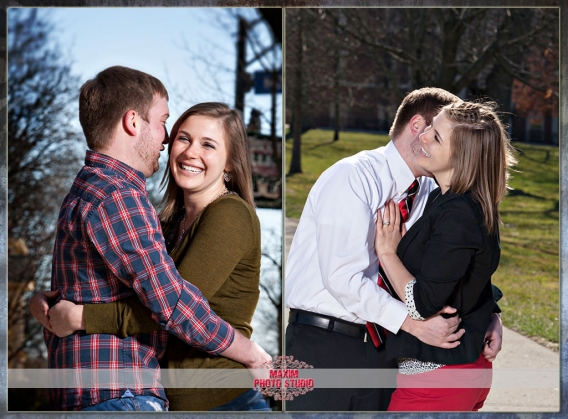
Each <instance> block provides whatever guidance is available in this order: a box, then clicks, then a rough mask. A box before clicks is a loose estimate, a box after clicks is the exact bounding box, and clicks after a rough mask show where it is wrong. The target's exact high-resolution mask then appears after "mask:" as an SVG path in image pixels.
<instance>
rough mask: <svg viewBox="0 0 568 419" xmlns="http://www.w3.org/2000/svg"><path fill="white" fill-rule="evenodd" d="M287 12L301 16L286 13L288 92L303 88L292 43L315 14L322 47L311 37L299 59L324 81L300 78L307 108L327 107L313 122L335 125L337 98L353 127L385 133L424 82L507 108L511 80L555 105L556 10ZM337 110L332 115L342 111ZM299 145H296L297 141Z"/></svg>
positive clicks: (314, 29) (291, 105)
mask: <svg viewBox="0 0 568 419" xmlns="http://www.w3.org/2000/svg"><path fill="white" fill-rule="evenodd" d="M294 13H295V14H294ZM314 13H317V14H318V17H317V18H315V19H314V18H313V15H314ZM287 14H288V15H290V14H292V16H295V17H296V19H290V20H287V22H288V23H287V25H288V31H289V32H290V35H289V36H290V38H291V39H290V41H289V43H288V44H287V45H289V46H290V48H289V50H290V54H288V60H287V63H286V65H287V66H288V69H289V71H288V73H287V74H289V85H288V87H289V88H288V92H294V89H295V88H297V89H300V85H299V84H298V83H296V82H295V78H294V69H295V66H296V65H297V64H298V63H299V61H298V57H300V55H297V54H298V53H297V52H296V49H294V42H293V41H294V39H295V38H294V36H295V34H296V33H298V31H297V29H296V28H297V27H298V25H297V21H298V20H297V19H304V20H305V19H308V18H312V20H311V23H310V25H309V30H310V31H312V32H313V34H314V35H313V36H310V38H312V39H316V40H317V42H316V43H317V44H318V45H319V46H320V48H319V51H318V48H314V49H311V50H310V48H309V43H304V48H303V54H304V55H303V56H302V60H303V61H302V68H304V71H303V72H302V75H303V76H304V77H306V75H307V74H309V75H311V76H312V78H315V80H317V81H319V82H320V83H319V84H318V85H317V88H314V85H310V84H309V83H308V82H307V81H306V79H305V78H304V79H303V80H302V83H301V85H302V87H301V94H302V95H303V97H302V100H301V102H302V104H305V105H306V106H305V107H304V112H306V108H307V109H308V110H311V112H312V113H314V112H315V111H314V109H317V108H318V106H319V108H320V111H319V120H316V121H315V122H316V123H315V124H312V126H327V127H334V125H336V124H334V122H335V123H336V122H337V121H334V122H333V121H329V122H326V121H325V119H324V118H323V116H322V115H324V114H325V111H323V112H322V111H321V107H322V106H326V105H327V104H329V103H335V104H337V103H338V102H339V103H341V104H342V105H343V106H344V109H345V110H344V111H343V112H342V114H343V115H342V118H344V117H347V113H346V112H345V111H346V110H349V112H348V114H349V116H348V118H349V122H348V123H349V125H350V126H351V127H352V128H354V127H355V125H356V126H357V128H359V129H373V130H377V129H378V130H383V131H387V130H388V127H389V126H390V124H391V123H392V119H393V116H394V112H395V111H396V108H397V106H398V104H399V103H400V101H401V100H402V98H403V97H404V96H405V95H406V93H408V92H409V91H411V90H414V89H417V88H420V87H424V86H436V87H441V88H444V89H446V90H449V91H451V92H452V93H455V94H457V95H460V96H461V97H464V98H467V97H481V96H486V97H490V98H491V99H493V100H495V101H496V102H498V103H499V105H500V108H501V110H503V111H504V112H512V111H514V109H513V102H512V93H513V92H512V89H513V85H514V84H515V86H517V85H522V86H525V89H527V88H530V91H531V92H539V94H540V98H541V100H540V102H535V101H532V102H531V103H533V104H538V106H545V107H548V108H550V107H555V106H557V103H558V88H559V83H558V71H557V69H558V55H557V54H558V10H557V9H554V8H510V9H509V8H406V9H401V8H375V9H362V8H347V9H339V8H330V9H319V10H315V9H311V10H305V9H297V10H295V11H294V12H287ZM334 46H339V48H340V51H342V54H343V55H344V56H345V57H346V58H345V59H343V64H344V65H345V69H344V70H343V71H342V72H341V76H340V77H339V78H338V77H337V75H338V74H339V72H338V71H337V70H338V60H337V54H335V61H334V60H333V59H331V58H330V55H332V54H331V53H332V51H334ZM325 51H327V52H328V54H327V56H326V55H325ZM545 54H547V55H546V57H544V56H545ZM531 57H532V58H531ZM543 57H544V58H543ZM546 63H548V64H546ZM545 64H546V65H545ZM334 78H335V79H334ZM330 80H334V82H330ZM291 96H294V94H292V95H291ZM337 97H339V100H337V99H335V98H337ZM525 97H526V95H525ZM544 102H546V104H545V103H544ZM295 103H296V102H295V100H294V97H289V98H288V103H287V107H288V109H289V110H290V112H291V119H292V121H295V114H296V113H297V112H298V110H297V109H296V107H295ZM525 103H529V102H526V101H525ZM310 104H311V106H310ZM514 104H517V102H515V103H514ZM335 109H336V110H335V111H334V112H331V111H330V112H329V114H332V113H335V114H337V113H338V112H337V106H335ZM303 119H304V123H305V121H306V117H305V116H304V117H303ZM507 122H509V123H510V122H511V121H507ZM307 125H308V126H309V125H310V124H309V123H308V124H307ZM293 127H294V125H293V124H292V130H293ZM334 128H335V129H336V127H334ZM296 143H297V145H296V150H297V149H299V147H300V144H299V140H297V141H296ZM293 154H294V153H293ZM293 160H294V159H293ZM292 163H293V165H292V166H294V164H295V161H293V162H292ZM291 168H292V167H291ZM294 171H297V169H296V167H295V166H294ZM294 171H291V173H293V172H294Z"/></svg>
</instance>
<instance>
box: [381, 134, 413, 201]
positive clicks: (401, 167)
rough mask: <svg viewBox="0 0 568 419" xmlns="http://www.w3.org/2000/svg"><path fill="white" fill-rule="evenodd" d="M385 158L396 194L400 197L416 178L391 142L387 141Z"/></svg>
mask: <svg viewBox="0 0 568 419" xmlns="http://www.w3.org/2000/svg"><path fill="white" fill-rule="evenodd" d="M385 157H386V159H387V163H388V165H389V169H390V172H391V174H392V178H393V181H394V184H395V187H396V193H397V195H400V194H402V193H404V192H406V190H407V189H408V187H409V186H410V185H411V184H412V182H414V179H416V178H415V177H414V174H413V173H412V170H410V167H408V165H407V164H406V162H405V161H404V159H403V158H402V156H401V155H400V153H399V152H398V150H397V149H396V147H395V145H394V143H393V142H392V141H389V143H388V144H387V145H386V147H385Z"/></svg>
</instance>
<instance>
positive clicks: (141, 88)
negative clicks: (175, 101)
mask: <svg viewBox="0 0 568 419" xmlns="http://www.w3.org/2000/svg"><path fill="white" fill-rule="evenodd" d="M156 95H157V96H160V97H164V98H166V100H167V99H169V97H168V91H167V90H166V88H165V87H164V85H163V84H162V82H161V81H160V80H158V79H157V78H156V77H154V76H151V75H150V74H146V73H143V72H142V71H138V70H134V69H132V68H128V67H121V66H114V67H109V68H107V69H106V70H103V71H101V72H100V73H99V74H97V76H96V77H95V78H93V79H91V80H89V81H87V82H86V83H85V84H83V86H82V87H81V91H80V94H79V121H80V122H81V126H82V127H83V133H84V134H85V137H86V139H87V145H88V146H89V148H90V149H91V150H103V149H105V148H106V147H107V146H108V142H109V140H110V138H111V136H112V133H113V130H114V129H115V127H116V124H117V123H118V122H119V121H120V120H121V118H122V117H123V116H124V114H125V113H126V112H128V111H129V110H135V111H136V112H138V113H140V115H141V116H142V118H143V119H144V120H145V121H147V120H148V111H149V109H150V108H151V107H152V103H153V101H154V96H156Z"/></svg>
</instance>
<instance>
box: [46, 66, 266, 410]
mask: <svg viewBox="0 0 568 419" xmlns="http://www.w3.org/2000/svg"><path fill="white" fill-rule="evenodd" d="M168 116H169V108H168V93H167V91H166V89H165V87H164V86H163V84H162V83H161V82H160V81H159V80H158V79H156V78H155V77H152V76H150V75H148V74H145V73H142V72H140V71H137V70H133V69H129V68H125V67H111V68H108V69H106V70H104V71H102V72H101V73H99V74H98V75H97V76H96V77H95V78H94V79H92V80H89V81H87V82H86V83H85V84H84V85H83V86H82V88H81V93H80V99H79V119H80V121H81V125H82V127H83V132H84V134H85V137H86V139H87V144H88V146H89V148H90V150H89V151H87V155H86V158H85V166H84V167H83V168H82V170H81V171H80V172H79V173H78V174H77V177H76V178H75V181H74V183H73V186H72V187H71V190H70V192H69V193H68V195H67V196H66V197H65V200H64V201H63V204H62V207H61V212H60V214H59V220H58V225H57V236H56V241H55V249H54V254H53V268H52V284H51V288H52V290H59V291H60V292H61V298H62V299H65V300H70V301H73V302H75V303H78V304H86V303H105V302H111V301H116V300H120V299H123V298H127V297H130V296H132V295H134V294H136V295H137V296H138V298H140V301H141V302H142V303H143V304H144V305H146V306H147V307H148V308H150V309H151V311H152V312H153V313H154V319H155V320H156V321H157V322H158V323H160V324H161V325H162V326H163V328H164V331H157V332H152V333H147V334H137V335H133V336H129V337H126V338H119V337H117V336H114V335H106V334H105V335H103V334H95V335H86V334H85V333H83V332H77V333H73V334H71V335H69V336H67V337H64V338H59V337H57V336H56V335H55V334H54V333H52V332H50V331H49V330H47V329H46V330H45V341H46V344H47V347H48V363H49V367H50V368H57V369H77V370H76V371H79V370H80V371H81V372H85V371H89V372H91V373H92V372H95V371H96V372H98V373H99V375H100V374H101V373H102V372H105V373H109V374H110V376H111V377H112V376H118V374H119V373H121V374H122V375H123V376H124V372H125V371H127V372H128V374H130V375H127V377H130V378H127V379H126V381H128V380H129V381H130V382H131V381H132V380H133V379H134V381H135V382H136V383H138V385H127V384H124V383H122V384H121V383H120V382H118V383H117V384H116V387H113V388H102V386H101V385H100V382H98V381H96V380H97V376H88V377H90V378H88V379H83V381H81V380H77V381H76V383H77V385H76V386H75V388H55V389H53V390H52V402H53V404H54V407H55V408H56V409H58V410H81V409H84V410H139V409H140V410H166V409H167V400H166V396H165V393H164V390H163V388H161V386H160V383H159V379H160V369H159V368H160V367H159V364H158V361H159V359H160V358H161V357H162V356H163V354H164V351H165V347H166V342H167V337H168V331H169V332H170V333H173V334H175V335H176V336H178V337H179V338H181V339H183V340H184V341H185V342H187V343H188V344H190V345H192V346H194V347H196V348H199V349H201V350H204V351H207V352H209V353H213V354H221V355H223V356H227V357H229V358H231V359H234V360H236V361H238V362H241V363H243V364H245V365H247V366H248V367H253V366H257V365H260V364H261V363H263V362H265V361H269V360H270V356H269V355H268V354H266V352H264V350H263V349H262V348H260V346H258V345H257V344H256V343H254V342H251V341H249V340H248V339H246V338H244V337H243V336H242V335H240V334H239V333H235V331H234V330H233V328H232V327H231V325H230V324H228V323H226V322H225V321H224V320H222V319H221V318H219V317H218V316H217V315H216V314H215V313H214V312H213V311H211V309H210V308H209V305H208V303H207V300H206V299H205V298H204V297H203V296H202V295H201V292H200V291H199V290H198V289H197V288H195V287H194V286H193V285H192V284H190V283H188V282H187V281H185V280H183V279H182V278H181V277H180V276H179V274H178V272H177V270H176V268H175V265H174V263H173V261H172V260H171V258H170V257H169V256H168V254H167V252H166V246H165V244H164V238H163V236H162V231H161V228H160V222H159V220H158V215H157V213H156V211H155V209H154V207H153V206H152V204H151V203H150V201H149V199H148V194H147V191H146V177H148V176H151V175H153V174H154V173H155V172H156V171H157V170H158V168H159V163H158V159H159V157H160V151H162V150H164V147H163V144H165V143H167V142H168V135H167V131H166V128H165V123H166V119H167V118H168ZM149 371H150V372H151V375H150V377H151V379H150V381H151V384H150V385H142V384H141V382H142V379H143V378H142V375H143V374H142V373H144V372H146V373H148V372H149ZM113 374H114V375H113ZM76 376H78V375H75V377H76ZM123 381H125V380H123ZM95 383H99V384H98V385H95ZM91 386H92V387H91ZM144 387H145V388H144Z"/></svg>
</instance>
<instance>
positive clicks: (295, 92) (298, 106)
mask: <svg viewBox="0 0 568 419" xmlns="http://www.w3.org/2000/svg"><path fill="white" fill-rule="evenodd" d="M297 25H298V34H297V39H296V57H295V58H296V60H295V61H296V63H295V67H294V75H295V80H294V81H295V84H294V87H293V89H292V101H293V104H294V107H293V110H292V115H293V119H292V132H293V135H294V143H293V145H292V159H291V161H290V170H289V171H288V174H289V175H293V174H296V173H302V119H303V118H302V99H303V97H302V96H303V95H302V61H303V55H304V54H303V48H304V39H303V38H304V30H303V28H302V21H301V20H297Z"/></svg>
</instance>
